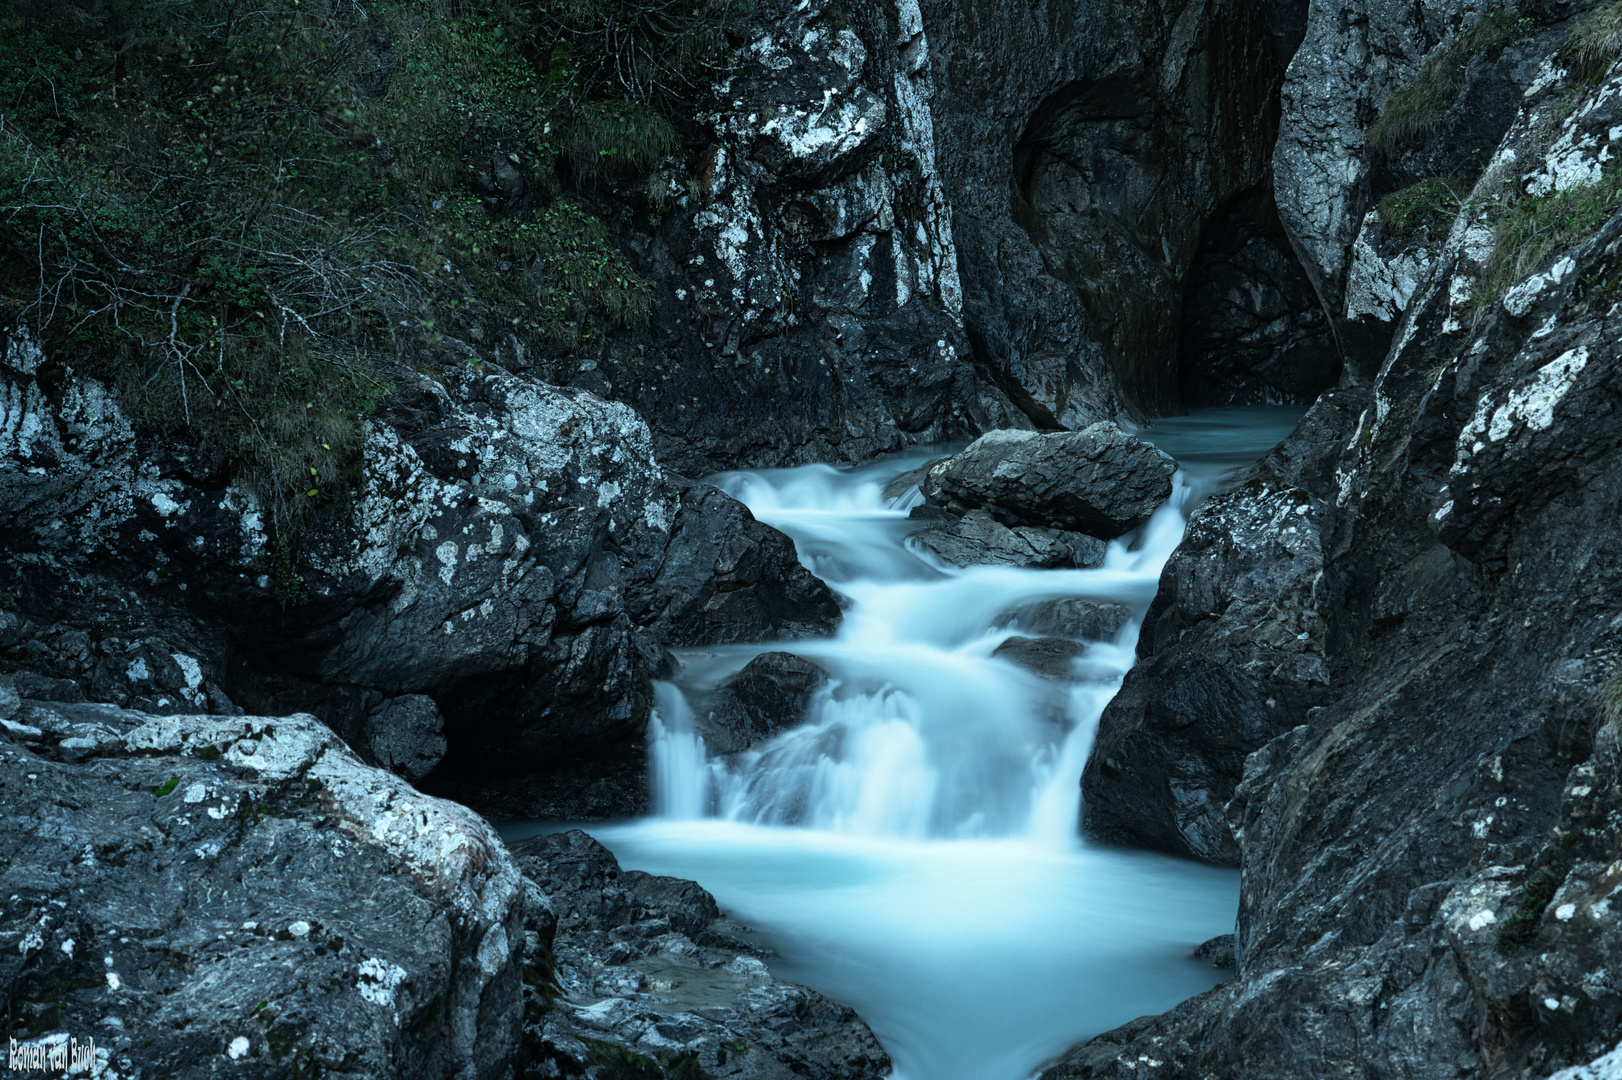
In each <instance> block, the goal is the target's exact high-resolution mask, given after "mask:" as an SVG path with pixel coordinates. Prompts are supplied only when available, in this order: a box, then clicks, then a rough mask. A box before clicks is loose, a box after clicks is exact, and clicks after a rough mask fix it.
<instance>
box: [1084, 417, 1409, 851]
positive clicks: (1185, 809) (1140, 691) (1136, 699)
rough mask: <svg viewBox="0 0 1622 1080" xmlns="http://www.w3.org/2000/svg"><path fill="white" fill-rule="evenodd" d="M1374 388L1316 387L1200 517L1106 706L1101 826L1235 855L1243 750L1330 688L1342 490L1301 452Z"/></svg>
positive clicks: (1325, 443)
mask: <svg viewBox="0 0 1622 1080" xmlns="http://www.w3.org/2000/svg"><path fill="white" fill-rule="evenodd" d="M1366 402H1367V395H1366V394H1363V393H1359V392H1349V393H1344V394H1336V395H1331V396H1329V397H1327V398H1325V399H1324V400H1322V401H1320V402H1319V404H1318V405H1316V406H1314V407H1313V409H1312V411H1311V412H1310V413H1309V414H1308V417H1306V418H1304V419H1303V420H1302V421H1301V423H1300V424H1299V425H1298V426H1297V429H1296V431H1295V432H1294V433H1292V435H1291V436H1290V438H1289V439H1287V440H1285V446H1286V447H1290V448H1292V449H1280V450H1278V451H1275V452H1273V453H1272V454H1270V455H1269V456H1268V457H1267V458H1265V459H1264V460H1263V461H1261V462H1260V463H1258V464H1257V465H1256V466H1255V467H1254V468H1253V469H1251V470H1250V471H1249V472H1248V473H1247V474H1246V476H1245V477H1244V478H1243V479H1242V482H1241V483H1240V484H1239V486H1238V487H1237V488H1236V489H1234V490H1232V491H1228V492H1223V493H1221V494H1218V495H1216V496H1214V497H1213V498H1212V499H1210V500H1209V501H1208V502H1207V503H1206V504H1205V505H1204V506H1202V507H1201V508H1200V509H1199V510H1198V511H1197V512H1196V513H1195V515H1194V516H1193V518H1192V519H1191V520H1190V521H1189V525H1188V531H1187V533H1186V534H1185V536H1184V538H1183V542H1182V543H1181V544H1180V545H1179V546H1178V548H1177V550H1176V551H1175V552H1174V553H1173V554H1172V557H1171V559H1169V560H1168V561H1167V563H1166V567H1165V569H1164V570H1162V572H1161V576H1160V589H1159V592H1158V593H1157V594H1156V596H1155V600H1154V603H1153V604H1152V605H1150V608H1149V612H1148V614H1147V615H1146V616H1145V618H1144V623H1143V630H1142V631H1141V633H1140V635H1139V637H1138V655H1139V658H1140V662H1139V663H1138V664H1137V665H1136V666H1135V667H1133V669H1132V670H1131V671H1129V672H1128V673H1127V676H1126V680H1125V681H1124V682H1123V684H1122V686H1121V691H1120V693H1119V694H1117V695H1116V696H1115V698H1114V699H1112V700H1111V701H1110V703H1109V705H1108V706H1107V707H1106V708H1105V710H1104V715H1103V717H1102V718H1101V719H1100V720H1099V727H1098V736H1097V740H1096V742H1095V745H1094V750H1093V753H1092V755H1091V757H1090V758H1089V760H1088V763H1087V767H1086V770H1085V771H1084V773H1083V774H1082V791H1083V792H1084V798H1085V800H1086V807H1087V809H1086V813H1085V818H1084V823H1083V828H1084V830H1085V831H1086V833H1087V834H1088V835H1089V836H1092V837H1095V838H1097V839H1100V840H1107V841H1112V842H1115V843H1131V844H1135V845H1143V846H1149V847H1158V848H1163V849H1165V850H1169V851H1174V852H1177V853H1179V854H1189V855H1194V856H1196V857H1198V858H1203V859H1208V860H1211V861H1214V862H1224V863H1228V864H1235V863H1237V862H1238V861H1239V846H1238V842H1237V841H1236V840H1235V839H1234V837H1233V834H1232V831H1231V829H1230V827H1229V825H1228V822H1227V819H1226V817H1224V814H1223V807H1224V806H1226V805H1227V803H1228V800H1229V799H1231V798H1232V797H1233V792H1234V789H1235V788H1236V787H1237V786H1238V784H1239V781H1240V777H1241V775H1242V773H1243V771H1244V760H1245V756H1246V755H1247V754H1250V753H1252V752H1253V751H1255V750H1258V749H1260V748H1261V747H1262V746H1263V745H1264V744H1265V743H1267V741H1268V740H1270V739H1272V738H1273V737H1275V736H1277V735H1280V734H1282V733H1283V732H1285V731H1288V730H1290V729H1291V728H1293V727H1295V726H1296V725H1298V724H1301V723H1304V722H1305V720H1306V717H1307V711H1308V710H1309V709H1311V708H1313V707H1314V706H1318V705H1322V704H1325V703H1327V702H1328V701H1329V700H1330V699H1331V686H1330V675H1329V667H1328V665H1327V664H1326V662H1325V650H1326V648H1327V638H1328V624H1327V621H1326V619H1325V617H1324V615H1323V613H1322V612H1321V611H1320V608H1321V607H1322V606H1323V605H1322V604H1321V603H1320V596H1321V593H1320V592H1319V589H1320V587H1321V582H1322V578H1323V572H1324V548H1325V546H1326V543H1327V540H1326V536H1327V534H1328V532H1329V531H1330V530H1331V529H1332V528H1333V523H1334V505H1333V498H1334V494H1335V492H1334V487H1333V483H1332V481H1331V480H1330V479H1329V477H1327V476H1325V475H1323V474H1322V471H1321V470H1320V471H1319V472H1316V473H1314V474H1313V475H1312V476H1311V477H1307V476H1304V475H1303V474H1302V471H1301V470H1300V469H1292V468H1291V467H1290V464H1289V462H1290V460H1291V459H1292V458H1293V457H1295V456H1302V455H1304V454H1305V453H1306V448H1307V447H1313V448H1316V449H1317V452H1319V453H1323V454H1327V455H1330V456H1333V454H1334V453H1335V452H1336V450H1337V448H1339V447H1341V446H1343V445H1344V444H1345V442H1346V441H1347V440H1348V439H1350V438H1351V436H1352V433H1353V431H1354V430H1355V428H1356V425H1357V422H1358V417H1359V416H1360V415H1361V411H1362V407H1363V406H1364V405H1366ZM1303 481H1305V482H1309V483H1312V484H1313V488H1314V489H1315V490H1309V489H1308V488H1307V487H1302V486H1299V484H1300V483H1301V482H1303ZM1439 572H1440V570H1439Z"/></svg>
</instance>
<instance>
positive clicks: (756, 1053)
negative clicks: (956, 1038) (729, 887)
mask: <svg viewBox="0 0 1622 1080" xmlns="http://www.w3.org/2000/svg"><path fill="white" fill-rule="evenodd" d="M513 854H514V857H515V859H516V860H517V862H518V865H519V866H520V867H521V868H522V869H523V871H524V874H525V876H526V877H527V878H528V879H529V881H531V882H532V883H533V884H534V886H536V887H537V888H538V889H539V890H540V891H543V892H545V893H546V894H547V895H548V896H549V897H550V903H551V907H550V910H549V911H545V912H542V913H541V914H540V915H538V916H537V917H536V918H533V919H532V920H531V923H530V928H529V931H528V933H527V934H526V944H525V962H526V965H527V968H526V973H527V981H528V983H529V986H528V989H527V990H526V1010H525V1020H524V1040H525V1053H524V1058H523V1061H522V1064H521V1067H520V1070H519V1075H520V1076H537V1077H542V1076H557V1075H580V1074H582V1073H584V1072H585V1071H586V1070H588V1069H590V1068H591V1067H593V1066H612V1065H613V1064H615V1062H616V1061H618V1062H622V1063H624V1064H625V1065H626V1066H628V1067H631V1068H640V1069H642V1070H644V1071H642V1072H639V1073H637V1075H645V1076H649V1077H671V1078H676V1077H684V1076H688V1075H695V1073H694V1072H693V1070H694V1069H695V1067H696V1069H699V1070H702V1073H703V1075H708V1076H715V1077H746V1078H751V1080H755V1078H758V1080H768V1078H769V1080H779V1078H782V1080H787V1078H789V1077H795V1076H803V1077H812V1078H815V1080H835V1078H837V1080H865V1078H873V1080H877V1078H879V1077H883V1076H887V1075H888V1074H889V1071H890V1061H889V1058H888V1056H887V1055H886V1054H885V1053H884V1050H883V1049H882V1048H881V1047H880V1046H879V1044H878V1041H877V1040H876V1039H874V1038H873V1034H872V1032H870V1031H868V1029H867V1026H866V1025H865V1024H863V1023H862V1022H861V1021H860V1020H859V1019H857V1017H856V1014H855V1013H854V1012H852V1011H851V1010H850V1009H848V1008H845V1007H844V1006H842V1005H838V1004H835V1003H834V1002H831V1001H829V1000H828V999H826V998H824V997H823V996H822V995H820V994H818V993H816V992H814V991H811V990H807V989H805V988H804V987H800V986H794V985H792V984H790V983H784V982H781V981H779V980H777V979H776V978H774V977H773V976H772V974H771V972H770V970H768V968H767V966H766V963H765V960H767V959H769V958H770V956H771V954H770V953H768V952H765V951H763V950H762V949H760V948H759V947H757V946H755V945H753V944H751V943H750V942H749V940H748V939H747V936H746V935H747V934H748V932H749V931H748V928H747V927H744V926H741V925H739V924H737V923H735V922H734V921H732V920H730V919H727V918H725V917H723V916H722V915H721V912H720V909H719V908H718V907H717V906H716V903H715V898H714V897H712V896H711V895H710V894H709V893H707V892H705V891H704V890H703V889H702V888H700V887H699V886H698V885H696V884H694V883H693V882H691V881H682V880H680V879H677V878H668V877H659V876H655V875H650V874H645V873H642V872H640V871H623V870H621V869H620V867H619V864H618V862H617V861H616V860H615V858H614V856H613V855H612V854H611V853H610V852H609V851H608V850H607V849H606V848H604V847H603V846H602V845H601V844H599V843H597V842H596V841H595V840H593V839H592V838H591V837H590V836H588V835H586V834H585V833H583V832H580V831H579V830H573V831H570V832H566V833H557V834H552V835H545V836H538V837H535V838H534V839H531V840H526V841H524V842H523V843H521V844H519V845H517V846H516V847H515V848H514V850H513ZM536 910H539V908H538V907H537V909H536ZM684 1070H685V1071H684Z"/></svg>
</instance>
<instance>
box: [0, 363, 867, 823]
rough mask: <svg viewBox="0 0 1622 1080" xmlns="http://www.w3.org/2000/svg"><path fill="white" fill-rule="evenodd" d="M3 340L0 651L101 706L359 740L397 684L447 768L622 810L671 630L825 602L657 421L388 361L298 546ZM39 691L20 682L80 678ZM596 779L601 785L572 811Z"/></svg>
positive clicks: (516, 383)
mask: <svg viewBox="0 0 1622 1080" xmlns="http://www.w3.org/2000/svg"><path fill="white" fill-rule="evenodd" d="M445 347H446V348H449V347H450V346H449V345H448V344H447V345H446V346H445ZM5 349H6V350H9V351H8V352H5V355H6V356H9V357H11V359H10V360H9V361H7V362H6V363H5V364H0V383H3V384H4V385H3V386H0V402H4V403H5V408H6V409H7V410H8V412H7V413H6V415H7V417H9V418H11V419H8V420H7V424H8V425H11V426H6V427H5V428H4V430H5V431H7V432H14V433H17V434H14V435H5V436H4V437H3V438H0V540H3V543H0V578H4V579H5V581H6V587H7V589H8V592H9V593H12V594H15V596H16V597H17V598H18V599H19V600H20V603H21V608H20V610H19V611H18V612H17V613H16V614H15V615H13V614H12V613H10V612H7V613H6V615H7V618H8V620H14V621H16V622H17V623H18V638H19V641H18V642H17V643H16V644H15V645H14V646H12V647H11V648H10V649H9V650H8V651H7V652H6V653H5V654H4V655H0V665H3V666H6V667H10V666H13V664H14V663H15V664H22V665H26V666H29V670H31V671H33V672H36V673H37V674H38V675H40V676H41V677H45V678H49V679H59V680H60V679H70V680H75V681H76V682H78V683H79V684H80V685H81V686H88V687H89V692H90V695H91V696H92V697H94V698H96V699H97V700H101V701H108V702H113V703H116V704H119V705H124V706H127V707H131V708H138V709H141V710H143V711H146V712H150V713H159V714H161V713H172V714H180V713H197V712H203V711H209V710H212V711H214V712H217V713H231V712H235V711H237V710H238V708H239V704H240V706H242V707H246V708H248V709H250V710H251V711H254V712H257V713H261V714H268V713H273V712H278V711H282V710H286V709H297V710H301V711H308V712H311V713H313V714H315V715H317V716H318V717H320V719H322V720H323V721H325V722H326V723H328V724H329V725H330V726H331V727H332V728H333V729H334V730H335V731H337V732H339V733H340V734H341V735H342V736H343V737H344V738H346V739H349V740H350V741H351V742H353V743H354V744H355V745H357V746H362V747H365V746H368V745H369V742H370V735H368V733H367V732H366V731H365V730H364V729H365V728H366V726H367V723H368V717H369V716H370V714H371V713H372V711H373V710H374V709H376V708H377V707H378V706H379V705H380V704H381V703H382V702H383V701H384V700H385V699H390V698H399V697H401V696H406V695H427V696H429V697H432V698H433V699H434V700H436V701H438V702H440V703H441V710H442V712H443V714H444V718H445V729H444V735H445V739H446V741H447V744H448V745H447V749H446V753H447V762H446V768H445V769H443V770H439V771H442V772H445V773H446V777H445V779H446V782H447V783H451V782H455V781H456V780H457V778H458V775H459V776H460V778H461V779H463V780H470V779H482V780H486V781H495V780H500V779H505V778H507V777H511V776H513V775H516V774H530V775H532V776H534V777H535V778H536V779H535V780H534V782H532V783H531V784H529V785H528V789H529V790H530V791H531V792H532V793H533V797H534V800H535V803H536V805H537V806H540V805H556V804H559V803H562V802H567V803H569V804H570V805H572V806H576V807H581V806H583V805H587V804H589V805H590V806H591V807H592V808H593V811H594V813H597V814H624V813H631V812H634V810H635V808H636V806H637V805H639V801H638V800H639V796H638V795H637V791H638V785H637V784H631V785H629V786H627V785H626V784H624V783H621V782H620V781H621V779H622V778H623V777H625V776H628V775H632V774H637V775H639V774H640V771H641V765H642V757H643V753H644V750H643V746H642V738H643V734H644V732H645V729H646V723H647V716H648V710H649V708H650V705H651V698H652V690H651V680H652V679H653V678H654V677H655V675H656V674H657V673H659V672H661V671H662V670H663V664H664V662H665V661H664V655H665V652H664V650H665V649H666V648H667V647H669V646H680V645H700V644H716V643H722V642H731V641H739V640H761V639H772V638H777V639H782V638H795V637H802V636H807V635H812V634H824V633H829V632H831V630H832V628H833V626H834V625H835V624H836V623H837V621H838V618H839V608H838V605H837V603H836V601H835V599H834V597H833V594H832V593H831V592H830V591H829V590H828V588H827V587H826V586H825V585H824V584H823V583H821V582H820V581H818V580H817V579H816V578H814V577H813V576H812V575H811V574H810V573H809V572H807V571H806V570H805V569H804V567H802V566H801V565H800V563H799V560H798V558H797V557H796V555H795V553H794V549H793V545H792V544H791V543H790V542H789V541H788V539H787V538H786V537H784V536H783V535H782V534H780V533H778V532H777V531H776V530H774V529H771V528H770V527H768V526H766V525H763V524H761V523H760V522H758V521H756V520H754V518H753V516H752V515H750V514H749V512H748V511H747V509H745V508H744V507H743V506H742V505H741V504H739V503H737V502H736V501H735V500H732V499H731V498H729V497H728V496H726V495H725V494H723V493H722V492H720V491H718V490H716V489H714V488H711V487H709V486H707V485H702V484H694V483H691V482H688V481H685V480H682V479H680V478H679V477H672V476H669V475H667V474H666V473H665V472H664V470H663V469H662V467H661V466H660V464H659V462H658V461H657V459H656V458H655V456H654V453H653V440H652V437H651V435H650V433H649V431H648V428H647V426H646V424H644V423H643V422H642V420H641V419H640V418H639V417H638V416H637V415H636V414H635V413H634V412H633V411H632V410H631V409H630V408H629V407H628V406H626V405H624V404H621V403H616V402H607V401H603V400H601V399H599V398H596V397H594V396H593V395H591V394H589V393H586V392H584V391H580V390H574V389H567V388H558V387H553V386H547V385H545V384H542V383H539V382H536V381H534V380H533V379H530V378H525V377H520V376H514V375H511V374H509V373H506V372H504V371H501V370H500V369H499V368H496V367H495V366H494V365H487V366H485V367H483V368H482V369H480V370H479V371H474V370H473V369H472V368H469V367H467V365H465V364H462V365H460V367H459V368H456V369H453V374H452V375H451V376H447V377H446V378H445V379H444V381H443V382H438V381H435V380H431V379H428V378H426V377H424V376H422V375H421V374H420V373H418V372H416V371H413V370H410V369H406V368H403V367H402V368H400V369H399V370H397V371H393V372H392V374H391V376H390V377H391V380H392V381H393V382H394V384H395V390H394V392H393V394H392V395H391V396H390V397H389V398H388V399H387V400H386V401H385V402H384V403H383V404H382V406H381V407H380V408H379V410H378V412H377V413H376V414H374V415H372V416H371V417H370V418H369V419H368V420H367V421H366V422H365V438H364V445H363V452H362V462H361V466H362V468H361V476H360V479H359V481H358V484H357V490H356V491H355V493H354V497H353V498H352V499H351V500H348V501H346V502H343V503H340V504H335V505H334V506H332V507H330V508H328V510H327V511H325V512H324V513H322V514H319V515H317V517H316V518H315V519H314V520H312V521H311V522H310V523H308V524H307V525H306V526H305V528H304V531H303V532H301V534H300V535H299V538H298V557H297V559H296V560H290V559H286V558H284V557H283V556H282V555H279V554H277V552H278V550H279V548H278V547H277V544H278V543H279V541H278V540H277V539H276V537H275V535H274V529H273V523H271V522H269V521H267V511H266V510H265V508H264V507H262V506H261V505H260V504H259V503H258V501H257V500H256V498H255V497H254V496H253V495H252V493H251V492H249V491H247V490H246V489H244V488H242V487H241V486H239V485H235V484H227V485H225V486H223V487H222V486H220V485H218V484H214V483H208V484H205V483H202V482H201V481H197V482H194V481H193V479H191V477H192V471H188V470H186V469H180V468H175V467H172V464H171V458H172V457H173V455H174V454H180V453H184V452H185V450H184V448H183V447H170V446H167V445H165V444H163V443H162V441H161V440H159V441H156V442H154V443H152V444H150V445H149V444H148V443H141V444H140V445H137V442H136V440H135V438H134V436H133V434H132V431H131V429H130V428H129V425H128V422H127V421H126V420H125V418H124V416H123V414H122V412H121V410H120V408H119V406H118V405H117V404H116V402H115V401H114V400H113V399H112V398H111V397H110V396H109V395H108V394H107V392H106V389H105V388H104V387H102V386H101V385H100V384H99V383H96V382H95V381H94V380H89V379H81V378H79V377H77V376H76V375H75V374H74V373H73V372H72V371H71V370H68V369H65V368H60V367H59V368H53V369H52V371H53V372H54V374H53V375H52V377H53V378H57V379H59V380H60V387H61V393H56V392H55V391H53V393H52V394H46V393H45V392H44V390H43V389H42V388H41V386H40V384H39V381H38V378H39V377H38V375H37V374H36V372H37V371H38V370H39V369H40V364H41V363H43V358H42V354H40V353H39V350H38V348H37V346H36V345H35V344H34V343H33V339H32V338H31V337H29V336H28V335H27V334H25V333H22V332H20V331H19V332H16V333H12V334H10V335H9V336H8V337H7V338H6V342H5ZM277 567H279V569H276V568H277ZM271 569H275V573H270V572H268V571H269V570H271ZM47 608H49V609H50V610H51V611H52V612H53V614H52V617H51V619H49V620H33V619H32V618H31V617H30V616H29V612H31V611H35V610H46V609H47ZM52 685H53V686H58V688H57V689H47V688H45V687H44V686H43V685H42V686H41V687H39V688H35V689H32V690H30V691H28V692H29V693H30V694H32V695H33V696H35V697H49V696H62V695H63V694H68V693H70V692H69V691H68V690H67V689H66V686H67V684H66V683H61V684H60V685H58V684H52ZM402 752H404V751H402ZM389 753H390V754H391V755H393V754H394V751H393V750H391V751H389ZM431 757H433V754H432V753H430V754H428V757H427V758H423V759H422V760H421V764H419V765H416V766H411V767H410V769H412V770H417V769H423V768H426V762H427V760H428V758H431ZM390 760H391V761H395V762H396V764H400V761H399V760H398V759H397V758H396V757H393V756H391V758H390ZM401 767H404V766H403V765H402V766H401ZM419 775H420V773H419ZM548 776H550V777H552V778H553V779H555V781H556V783H557V785H559V790H558V791H557V792H550V791H549V790H548V784H549V782H550V781H548V779H547V777H548ZM437 782H438V780H437V779H436V783H437ZM587 789H591V790H596V791H598V792H599V793H600V795H601V796H602V798H600V799H599V798H596V797H594V798H593V799H591V800H588V801H587V804H582V803H581V801H580V799H579V797H578V795H579V792H581V791H583V790H587ZM446 790H449V789H446ZM516 790H518V789H516V788H515V789H514V791H516ZM456 791H457V794H458V795H459V797H462V798H468V799H476V798H477V792H476V791H475V790H473V789H470V788H465V787H464V788H458V789H456ZM627 795H628V796H629V798H627V797H626V796H627ZM517 809H518V812H520V813H522V812H523V811H522V809H521V808H517Z"/></svg>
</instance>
